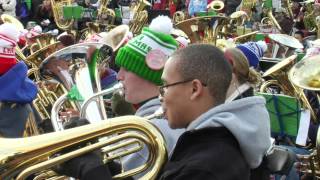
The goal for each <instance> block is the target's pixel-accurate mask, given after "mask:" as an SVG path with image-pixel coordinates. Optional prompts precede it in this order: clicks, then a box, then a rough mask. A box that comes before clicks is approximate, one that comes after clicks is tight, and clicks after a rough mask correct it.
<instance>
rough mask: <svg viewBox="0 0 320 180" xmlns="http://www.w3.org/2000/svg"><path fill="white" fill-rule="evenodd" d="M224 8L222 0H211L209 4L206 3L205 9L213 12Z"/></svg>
mask: <svg viewBox="0 0 320 180" xmlns="http://www.w3.org/2000/svg"><path fill="white" fill-rule="evenodd" d="M223 8H224V3H223V1H220V0H215V1H212V2H211V3H210V4H208V5H207V9H210V10H213V11H215V12H219V11H221V10H222V9H223Z"/></svg>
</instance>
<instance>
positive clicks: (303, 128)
mask: <svg viewBox="0 0 320 180" xmlns="http://www.w3.org/2000/svg"><path fill="white" fill-rule="evenodd" d="M310 118H311V115H310V110H303V111H301V116H300V124H299V130H298V134H297V139H296V144H298V145H301V146H305V145H306V142H307V138H308V131H309V125H310Z"/></svg>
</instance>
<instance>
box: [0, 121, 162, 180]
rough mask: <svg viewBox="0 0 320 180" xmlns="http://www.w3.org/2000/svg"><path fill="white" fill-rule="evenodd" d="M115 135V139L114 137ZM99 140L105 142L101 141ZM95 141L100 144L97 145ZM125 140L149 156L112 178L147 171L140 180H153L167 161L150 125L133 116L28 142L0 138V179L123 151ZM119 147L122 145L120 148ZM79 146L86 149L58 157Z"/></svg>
mask: <svg viewBox="0 0 320 180" xmlns="http://www.w3.org/2000/svg"><path fill="white" fill-rule="evenodd" d="M115 134H117V135H116V136H114V135H115ZM101 137H108V138H104V139H103V140H102V139H101ZM99 138H100V141H97V140H98V139H99ZM129 139H136V140H138V141H139V142H142V143H143V144H145V145H146V147H147V148H148V149H149V152H150V153H149V154H150V155H149V157H148V160H147V161H146V164H143V165H141V166H139V167H136V168H134V169H131V170H129V171H126V172H122V173H121V174H118V175H115V176H114V177H113V178H124V177H128V176H133V175H136V174H138V173H141V172H144V171H145V170H146V169H148V168H151V169H150V170H149V171H148V173H146V174H145V175H143V176H142V177H141V179H148V180H149V179H155V178H156V175H157V174H158V173H159V171H160V169H161V167H162V165H163V164H164V162H165V161H166V159H167V152H166V147H165V141H164V138H163V136H162V134H161V133H160V132H159V130H158V129H157V128H156V127H155V126H154V125H153V124H151V123H150V122H148V121H147V120H146V119H145V118H141V117H137V116H122V117H118V118H113V119H109V120H106V121H101V122H99V123H95V124H89V125H85V126H81V127H77V128H73V129H68V130H65V131H61V132H55V133H49V134H44V135H39V136H34V137H28V138H19V139H6V138H0V147H1V152H0V178H1V179H4V178H9V179H10V178H13V177H14V176H17V178H16V179H17V180H22V179H25V178H27V177H28V176H30V175H32V174H34V173H36V172H41V171H43V170H48V169H50V168H52V167H54V166H56V165H58V164H61V163H64V162H66V161H68V160H70V159H72V158H75V157H79V156H81V155H83V154H85V153H88V152H92V151H94V150H96V149H99V148H102V147H105V146H108V147H109V146H111V145H114V146H117V149H118V150H125V149H126V148H128V147H127V144H128V143H126V142H127V141H128V140H129ZM123 140H125V141H123ZM94 142H97V143H94ZM134 142H135V141H134ZM122 143H124V145H121V144H122ZM80 144H81V145H84V144H86V146H85V147H82V148H80V149H77V150H75V151H71V152H68V153H64V154H62V151H64V152H66V151H67V150H68V149H72V148H74V147H78V146H79V145H80ZM110 149H111V150H113V149H115V148H110ZM109 153H110V152H109ZM122 153H123V152H122ZM126 153H127V152H126ZM129 153H134V152H129Z"/></svg>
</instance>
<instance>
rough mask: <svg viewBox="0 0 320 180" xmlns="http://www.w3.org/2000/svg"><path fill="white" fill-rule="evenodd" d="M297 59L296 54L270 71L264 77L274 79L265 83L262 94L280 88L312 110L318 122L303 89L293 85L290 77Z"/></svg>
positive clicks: (261, 90)
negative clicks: (272, 88)
mask: <svg viewBox="0 0 320 180" xmlns="http://www.w3.org/2000/svg"><path fill="white" fill-rule="evenodd" d="M296 58H297V55H296V54H295V55H292V56H290V57H288V58H286V59H284V60H282V61H281V62H279V63H277V64H276V65H274V66H273V67H271V68H270V69H268V70H267V71H266V72H265V73H264V74H263V75H262V77H264V78H265V77H268V76H269V77H272V78H273V79H272V80H268V81H266V82H264V83H263V84H262V85H261V87H260V92H267V89H268V88H269V87H270V86H272V85H274V86H278V87H279V88H280V90H281V91H282V92H283V93H284V94H286V95H289V96H293V97H296V98H297V99H298V100H299V101H300V102H301V103H302V106H303V107H304V108H306V109H308V110H310V112H311V118H312V120H313V121H314V122H316V121H317V117H316V114H315V112H314V111H313V109H312V107H311V105H310V103H309V101H308V99H307V97H306V95H305V94H304V92H303V89H301V88H300V87H298V86H296V85H295V84H293V83H292V82H291V81H290V80H289V77H288V73H289V70H290V69H291V68H292V67H293V65H294V63H295V59H296Z"/></svg>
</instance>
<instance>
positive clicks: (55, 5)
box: [51, 0, 74, 31]
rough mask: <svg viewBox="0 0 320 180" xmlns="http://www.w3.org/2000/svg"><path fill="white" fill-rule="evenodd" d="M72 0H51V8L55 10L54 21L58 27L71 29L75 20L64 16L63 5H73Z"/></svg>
mask: <svg viewBox="0 0 320 180" xmlns="http://www.w3.org/2000/svg"><path fill="white" fill-rule="evenodd" d="M71 4H72V1H71V0H51V8H52V12H53V17H54V22H55V23H56V25H57V26H58V28H60V29H62V30H65V31H67V30H71V29H72V25H73V22H74V20H73V19H69V20H66V19H64V17H63V7H64V6H71Z"/></svg>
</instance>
